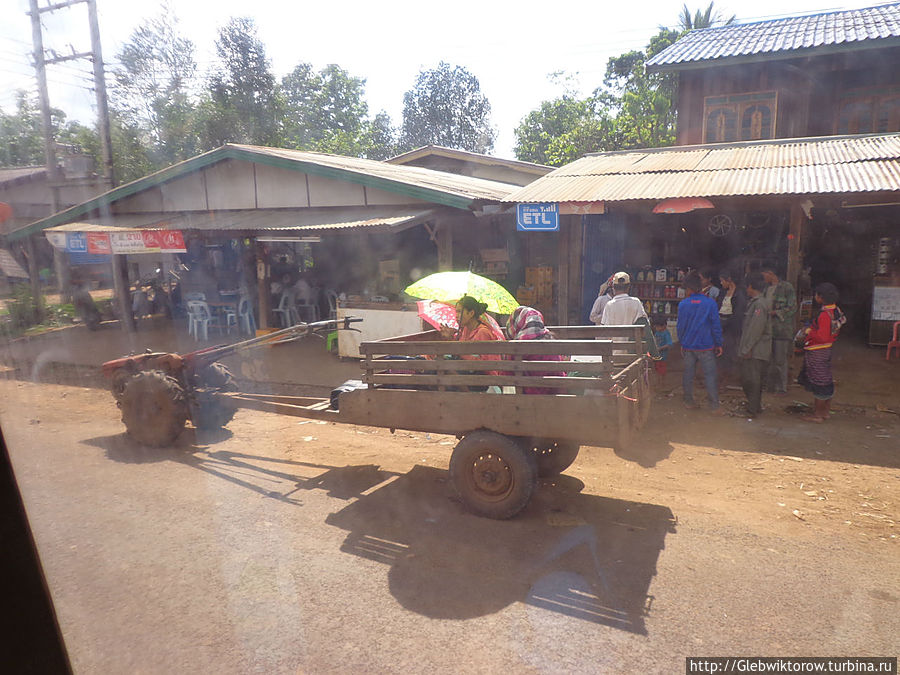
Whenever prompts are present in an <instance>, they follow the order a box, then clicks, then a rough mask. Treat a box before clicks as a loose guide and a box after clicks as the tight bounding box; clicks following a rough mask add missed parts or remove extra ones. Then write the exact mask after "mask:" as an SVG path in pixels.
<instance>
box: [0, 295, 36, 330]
mask: <svg viewBox="0 0 900 675" xmlns="http://www.w3.org/2000/svg"><path fill="white" fill-rule="evenodd" d="M6 308H7V310H8V311H9V322H10V325H11V327H12V329H13V330H14V331H21V330H24V329H26V328H28V327H29V326H34V325H35V324H37V323H40V321H41V318H42V316H43V298H42V297H38V298H37V300H35V297H34V294H32V292H31V286H29V285H28V284H16V285H15V287H14V288H13V297H12V298H11V299H10V300H9V301H8V302H7V303H6Z"/></svg>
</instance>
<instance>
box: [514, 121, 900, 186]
mask: <svg viewBox="0 0 900 675" xmlns="http://www.w3.org/2000/svg"><path fill="white" fill-rule="evenodd" d="M898 137H900V131H892V132H889V133H871V134H842V135H839V136H803V137H799V138H768V139H765V140H757V141H733V142H730V143H698V144H694V145H666V146H663V147H658V148H631V149H630V150H609V151H608V152H589V153H587V154H585V155H582V157H609V156H610V155H633V154H635V153H646V154H655V153H663V152H697V151H701V150H721V149H727V148H749V147H753V146H758V145H791V144H795V143H824V142H829V141H843V140H855V139H859V138H898ZM582 157H579V159H581V158H582ZM577 161H578V160H577V159H576V160H574V162H577ZM574 162H569V164H573V163H574ZM565 166H568V164H564V165H563V166H561V167H558V169H561V168H563V167H565ZM558 169H557V170H558ZM522 187H528V186H527V185H523V186H522Z"/></svg>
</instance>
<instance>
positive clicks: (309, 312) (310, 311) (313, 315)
mask: <svg viewBox="0 0 900 675" xmlns="http://www.w3.org/2000/svg"><path fill="white" fill-rule="evenodd" d="M296 307H297V316H299V317H300V318H301V319H302V320H303V321H306V322H307V323H311V322H313V321H318V320H319V306H318V305H317V304H315V303H313V302H310V301H309V300H307V299H306V298H297V302H296Z"/></svg>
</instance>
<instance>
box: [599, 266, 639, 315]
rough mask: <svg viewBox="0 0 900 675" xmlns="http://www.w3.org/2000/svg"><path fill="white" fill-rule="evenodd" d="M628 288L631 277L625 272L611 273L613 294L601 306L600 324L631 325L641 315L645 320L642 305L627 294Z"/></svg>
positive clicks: (629, 287)
mask: <svg viewBox="0 0 900 675" xmlns="http://www.w3.org/2000/svg"><path fill="white" fill-rule="evenodd" d="M630 289H631V277H630V276H629V275H628V274H627V273H626V272H616V273H615V274H614V275H613V291H615V295H614V296H613V297H612V300H610V301H609V302H607V303H606V307H604V308H603V315H602V317H601V318H600V325H601V326H633V325H634V324H636V323H638V320H639V319H640V318H641V317H643V319H644V322H645V323H646V322H647V312H646V311H645V310H644V305H643V304H642V303H641V301H640V300H638V299H637V298H632V297H631V296H630V295H628V291H629V290H630Z"/></svg>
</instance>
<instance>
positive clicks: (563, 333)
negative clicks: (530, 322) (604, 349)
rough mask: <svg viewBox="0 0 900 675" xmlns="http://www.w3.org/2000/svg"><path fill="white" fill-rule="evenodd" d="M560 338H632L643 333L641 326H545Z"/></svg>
mask: <svg viewBox="0 0 900 675" xmlns="http://www.w3.org/2000/svg"><path fill="white" fill-rule="evenodd" d="M547 328H548V329H549V330H550V331H552V332H553V334H554V335H555V336H556V337H557V338H558V339H560V340H593V339H595V338H604V339H610V338H614V337H627V338H631V339H632V340H634V339H635V337H636V336H638V337H640V336H642V335H643V332H644V327H643V326H547Z"/></svg>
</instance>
